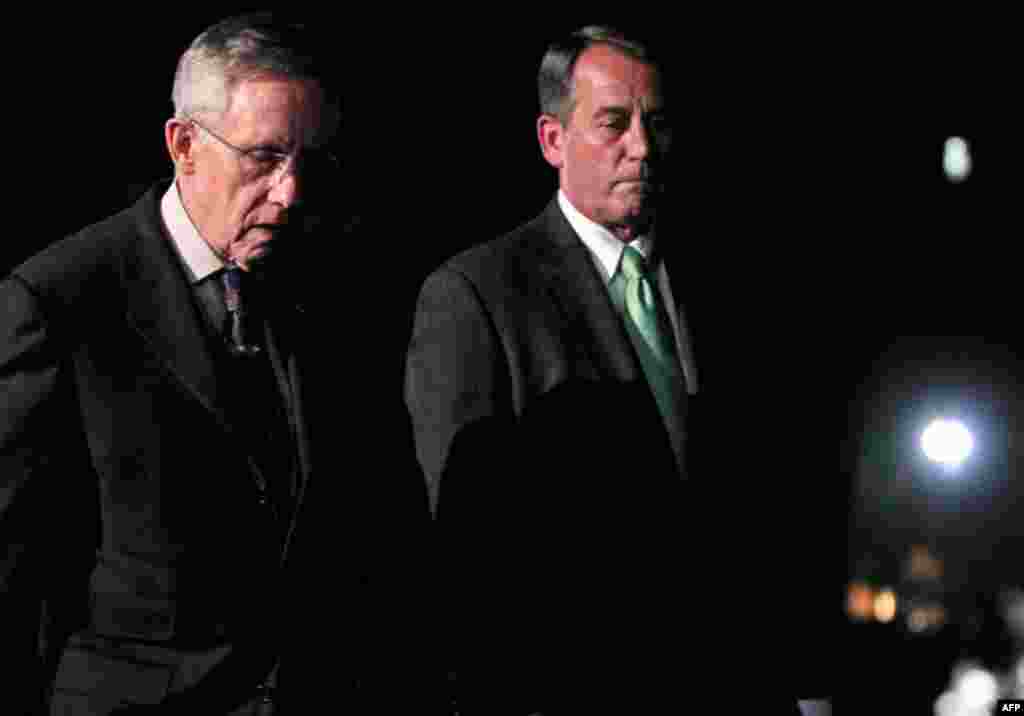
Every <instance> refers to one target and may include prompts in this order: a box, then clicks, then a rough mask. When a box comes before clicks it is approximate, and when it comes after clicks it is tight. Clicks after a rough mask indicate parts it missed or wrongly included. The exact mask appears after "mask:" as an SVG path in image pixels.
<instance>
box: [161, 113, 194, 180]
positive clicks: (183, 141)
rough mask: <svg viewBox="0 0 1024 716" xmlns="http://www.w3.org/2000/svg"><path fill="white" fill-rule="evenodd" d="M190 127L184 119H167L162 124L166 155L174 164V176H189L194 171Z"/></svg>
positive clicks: (192, 142) (192, 138) (192, 137)
mask: <svg viewBox="0 0 1024 716" xmlns="http://www.w3.org/2000/svg"><path fill="white" fill-rule="evenodd" d="M193 140H194V136H193V134H192V125H191V124H190V123H189V122H188V121H187V120H184V119H177V118H172V119H168V120H167V122H166V123H165V124H164V141H165V142H166V144H167V153H168V154H170V155H171V161H172V162H174V172H175V174H176V175H177V174H191V173H192V172H194V171H195V157H194V152H195V146H196V145H195V142H194V141H193Z"/></svg>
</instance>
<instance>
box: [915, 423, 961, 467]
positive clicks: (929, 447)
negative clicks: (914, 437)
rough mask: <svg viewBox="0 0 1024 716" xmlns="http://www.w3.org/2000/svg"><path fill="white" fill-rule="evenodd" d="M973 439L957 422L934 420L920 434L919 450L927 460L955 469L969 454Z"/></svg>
mask: <svg viewBox="0 0 1024 716" xmlns="http://www.w3.org/2000/svg"><path fill="white" fill-rule="evenodd" d="M973 448H974V438H972V437H971V433H970V432H968V430H967V428H965V427H964V424H963V423H961V422H960V421H959V420H944V419H940V420H934V421H932V424H931V425H929V426H928V427H927V428H925V430H924V432H923V433H921V449H922V450H924V454H925V455H927V456H928V459H929V460H933V461H935V462H939V463H942V464H943V465H947V466H949V467H956V466H957V465H959V464H960V463H962V462H963V461H964V460H965V459H967V456H968V455H970V454H971V450H972V449H973Z"/></svg>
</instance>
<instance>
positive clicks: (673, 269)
mask: <svg viewBox="0 0 1024 716" xmlns="http://www.w3.org/2000/svg"><path fill="white" fill-rule="evenodd" d="M659 222H660V220H659ZM659 234H661V229H660V223H659ZM658 253H659V254H661V257H662V260H663V261H664V262H665V266H666V267H667V269H668V279H669V287H670V288H671V289H672V299H673V300H674V301H675V304H676V320H677V321H678V322H679V332H680V334H681V335H680V344H679V346H678V348H679V353H680V355H679V360H680V361H681V362H682V363H683V365H684V367H685V370H686V378H687V380H686V383H687V390H688V392H689V393H691V394H693V393H696V392H697V387H698V385H699V381H698V372H697V361H696V351H695V350H694V330H693V327H694V323H693V320H694V308H693V300H692V298H693V291H692V290H691V284H690V282H688V281H686V280H685V279H686V276H687V275H689V276H692V275H693V273H692V272H689V273H688V272H687V265H686V256H685V254H684V252H683V251H682V250H681V245H680V244H679V243H678V242H676V241H673V239H670V238H668V236H667V235H661V237H660V238H659V239H658Z"/></svg>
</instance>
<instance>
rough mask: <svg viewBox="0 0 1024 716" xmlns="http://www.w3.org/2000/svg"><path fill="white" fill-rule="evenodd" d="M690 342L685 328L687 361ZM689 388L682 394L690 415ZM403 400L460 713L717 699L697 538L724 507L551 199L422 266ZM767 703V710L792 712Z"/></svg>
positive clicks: (724, 648)
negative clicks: (522, 219)
mask: <svg viewBox="0 0 1024 716" xmlns="http://www.w3.org/2000/svg"><path fill="white" fill-rule="evenodd" d="M666 260H668V261H669V264H668V265H669V269H670V272H671V273H672V275H673V280H675V281H678V276H679V275H682V270H681V268H680V265H679V264H673V263H672V259H671V258H670V257H669V258H667V259H666ZM673 292H674V295H675V296H676V297H677V301H680V300H681V297H683V296H685V295H686V293H685V292H684V290H683V286H681V285H679V284H676V285H674V287H673ZM686 323H690V322H689V321H687V322H686ZM699 340H700V336H699V335H689V336H688V338H687V341H688V345H689V347H690V348H691V349H692V351H691V355H692V356H696V357H697V358H698V359H699V357H700V355H701V353H700V343H699ZM691 367H692V366H691ZM701 398H702V396H700V395H699V393H698V395H691V396H689V399H688V425H690V426H692V425H695V424H698V423H699V421H700V416H699V411H698V408H699V405H698V402H699V400H700V399H701ZM406 400H407V406H408V409H409V412H410V415H411V418H412V424H413V428H414V432H415V436H416V447H417V454H418V457H419V461H420V464H421V466H422V469H423V472H424V474H425V477H426V481H427V484H428V488H429V491H430V495H431V499H432V504H433V507H434V510H435V514H436V517H437V526H438V530H439V540H440V545H439V554H440V557H439V560H438V561H439V564H440V565H442V566H443V574H444V580H445V584H444V586H443V587H442V588H441V589H440V592H441V593H442V594H444V595H446V597H447V606H448V609H447V610H446V615H447V621H446V625H447V632H446V636H445V638H443V639H442V643H446V644H451V645H452V650H451V653H450V654H449V658H450V659H451V662H452V663H453V669H454V671H455V672H456V673H457V677H458V681H459V687H458V691H459V698H460V700H461V706H462V708H463V709H465V712H466V713H510V714H520V713H521V714H527V713H531V712H534V711H539V712H542V713H544V714H548V715H550V714H557V713H584V712H588V711H587V710H588V709H603V710H604V709H608V708H610V707H612V706H614V707H617V708H620V709H623V710H622V712H624V713H629V712H638V713H639V712H647V711H645V710H644V709H646V708H652V709H655V710H656V711H657V712H659V713H660V712H664V713H675V712H678V711H677V710H676V709H684V708H688V707H691V706H693V703H694V702H693V699H694V698H695V695H700V696H701V697H705V696H712V695H715V696H717V695H716V694H714V691H715V689H714V686H713V684H715V683H718V684H725V683H728V682H729V681H730V680H731V679H732V678H733V677H734V673H735V672H734V671H733V670H732V669H733V667H731V666H730V659H731V658H732V657H733V654H732V650H733V649H735V648H736V646H737V644H736V642H734V641H731V640H730V634H731V631H732V630H731V627H730V621H729V619H730V615H729V614H728V613H723V609H722V608H721V607H722V606H723V605H722V604H721V602H720V601H718V600H716V597H715V595H716V594H719V593H722V592H725V591H726V590H728V589H729V586H728V585H726V584H724V583H721V581H720V580H717V579H716V577H715V575H716V574H719V575H720V574H721V573H722V572H723V571H724V570H723V569H722V568H721V566H720V565H721V563H722V562H721V561H722V560H724V555H722V554H720V553H719V552H718V551H717V550H715V549H708V548H707V547H708V546H709V545H710V544H711V543H712V541H713V540H714V539H715V537H714V535H716V534H717V531H716V530H715V529H714V527H715V525H716V524H718V523H720V521H721V519H722V517H723V516H722V514H721V513H719V512H717V511H716V505H715V503H714V502H713V501H712V498H711V497H710V496H709V492H708V486H707V483H708V482H709V479H708V476H702V475H700V474H697V473H695V472H694V471H693V470H692V469H691V468H690V467H687V468H686V469H684V470H683V471H682V472H683V474H680V471H679V470H678V469H677V466H676V463H675V461H674V458H673V454H672V450H671V446H670V444H669V441H668V436H667V434H666V431H665V428H664V424H663V423H662V421H661V418H660V415H659V414H658V411H657V406H656V404H655V402H654V398H653V395H652V393H651V391H650V389H649V387H648V385H647V382H646V380H645V378H644V376H643V372H642V369H641V367H640V364H639V362H638V359H637V357H636V355H635V353H634V350H633V348H632V345H631V344H630V341H629V338H628V335H627V333H626V331H625V329H624V327H623V325H622V322H621V319H620V318H619V316H618V315H617V313H616V311H615V309H614V307H613V305H612V303H611V301H610V299H609V297H608V291H607V288H606V286H605V284H604V282H603V281H602V280H601V277H600V276H599V274H598V272H597V270H596V268H595V267H594V265H593V261H592V259H591V257H590V255H589V252H588V250H587V249H586V247H585V246H584V245H583V243H582V242H581V241H580V240H579V238H578V237H577V236H576V235H575V233H574V231H573V230H572V228H571V226H570V225H569V223H568V221H567V220H566V219H565V217H564V216H563V215H562V213H561V211H560V209H559V208H558V205H557V202H555V201H552V202H551V203H550V204H549V206H548V207H547V209H546V210H545V211H544V212H543V213H542V214H541V215H540V216H538V217H537V218H536V219H534V220H533V221H532V222H530V223H528V224H526V225H524V226H523V227H521V228H519V229H518V230H516V231H514V232H513V233H511V234H509V235H507V236H505V237H503V238H501V239H499V240H497V241H494V242H491V243H488V244H484V245H482V246H479V247H476V248H473V249H470V250H469V251H467V252H464V253H462V254H460V255H458V256H456V257H455V258H453V259H451V260H450V261H448V262H447V263H446V264H444V265H443V266H442V267H441V268H440V269H438V270H437V271H435V272H434V273H433V274H431V275H430V276H429V277H428V278H427V280H426V282H425V284H424V286H423V289H422V291H421V294H420V297H419V303H418V307H417V315H416V319H415V324H414V329H413V335H412V340H411V343H410V347H409V352H408V359H407V375H406ZM687 432H688V433H690V432H691V431H690V428H688V430H687ZM689 437H690V438H691V439H690V440H688V441H687V442H688V448H687V449H688V451H691V450H692V448H694V447H696V446H695V445H693V444H692V443H694V442H695V441H694V440H692V438H693V437H694V436H693V435H692V434H691V435H689ZM698 449H699V447H698ZM702 462H703V460H698V462H697V463H696V464H701V463H702ZM691 464H693V463H691V462H690V461H687V465H691ZM772 688H773V689H775V690H778V689H779V685H778V684H775V685H774V686H773V687H772ZM695 689H696V690H695ZM781 691H782V693H786V691H787V689H786V688H785V686H783V687H782V688H781ZM762 696H763V697H765V696H767V697H768V698H769V701H770V698H771V697H770V693H769V694H762ZM775 703H776V706H778V705H780V704H781V708H782V710H780V711H766V713H767V712H778V713H788V712H792V710H793V709H795V700H789V699H786V698H782V699H781V700H780V701H778V702H775ZM769 708H771V707H769ZM636 709H641V710H640V711H636ZM786 709H788V711H787V710H786Z"/></svg>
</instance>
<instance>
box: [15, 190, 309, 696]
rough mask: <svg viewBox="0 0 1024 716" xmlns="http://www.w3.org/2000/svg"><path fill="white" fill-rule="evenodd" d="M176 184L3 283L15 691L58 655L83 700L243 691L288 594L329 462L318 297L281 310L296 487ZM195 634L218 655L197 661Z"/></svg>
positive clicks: (279, 336) (275, 348)
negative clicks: (205, 302)
mask: <svg viewBox="0 0 1024 716" xmlns="http://www.w3.org/2000/svg"><path fill="white" fill-rule="evenodd" d="M167 186H168V185H167V183H162V184H160V185H158V186H156V187H154V188H153V189H151V190H150V191H149V192H148V193H147V194H146V195H145V196H143V197H142V198H141V199H140V200H139V201H138V202H137V203H136V204H135V205H134V206H132V207H131V208H129V209H127V210H125V211H123V212H121V213H120V214H117V215H115V216H113V217H111V218H109V219H107V220H105V221H103V222H100V223H98V224H95V225H93V226H90V227H89V228H87V229H85V230H83V231H82V232H80V233H79V234H77V235H75V236H73V237H71V238H69V239H66V240H64V241H62V242H60V243H57V244H55V245H53V246H51V247H50V248H48V249H46V250H45V251H43V252H42V253H40V254H38V255H37V256H35V257H34V258H32V259H30V260H29V261H27V262H26V263H25V264H23V265H22V266H20V267H19V268H17V269H15V270H14V272H13V273H12V275H11V276H9V277H8V278H7V279H5V280H4V281H3V282H2V283H0V306H2V309H0V310H2V311H3V314H2V320H0V389H2V391H3V398H2V400H0V403H2V404H3V415H2V420H0V456H2V457H0V623H2V624H3V627H2V632H3V634H4V638H3V639H2V640H0V652H2V655H3V657H5V659H4V662H5V663H14V664H18V665H19V669H18V673H20V674H24V676H25V678H24V680H22V681H21V682H20V683H19V684H17V685H8V686H6V687H5V692H6V693H5V694H4V695H3V696H2V697H0V698H3V699H4V700H5V703H9V701H8V700H9V699H12V698H13V697H14V696H15V692H16V691H17V690H18V689H19V688H20V689H21V690H22V692H23V694H24V698H25V699H28V700H31V699H33V698H38V696H39V694H40V693H42V692H46V691H48V690H49V688H50V687H51V684H52V682H53V674H54V672H55V671H57V670H58V665H59V676H58V677H57V681H58V683H57V688H58V689H59V690H60V691H62V692H63V693H65V694H66V695H67V696H66V698H67V699H69V703H71V702H74V703H75V704H76V705H75V707H74V708H76V709H78V710H72V711H69V713H76V714H77V713H105V712H106V711H105V710H106V709H109V708H111V707H112V706H113V705H116V704H118V703H132V702H134V703H158V702H161V701H162V700H163V699H164V697H165V696H166V694H167V692H168V690H174V689H175V688H179V687H180V686H181V684H182V683H183V682H182V679H184V680H185V683H192V682H196V683H195V686H194V687H192V688H189V689H186V692H187V693H190V694H193V696H192V697H191V698H192V699H193V701H191V702H190V701H188V700H187V699H185V697H183V696H179V697H177V698H179V699H181V700H180V701H179V703H180V704H188V703H193V706H192V707H186V706H184V705H182V706H181V708H198V707H196V706H194V704H198V703H203V704H204V705H205V706H208V707H209V708H211V709H216V708H218V706H217V705H218V704H221V703H222V702H221V701H220V700H219V699H221V698H223V699H225V701H223V704H225V705H229V704H230V703H232V702H234V701H237V700H241V699H244V698H247V697H249V696H251V695H252V693H253V687H255V686H256V685H257V684H259V683H260V681H261V680H262V679H263V677H264V676H265V674H266V672H267V670H268V669H269V664H270V662H271V660H272V659H273V657H274V656H275V655H276V652H277V651H278V646H277V643H276V642H277V639H278V635H277V634H276V633H275V631H276V629H277V626H278V624H280V623H282V622H284V621H286V620H284V619H281V618H280V615H281V614H288V613H290V610H287V609H285V608H284V607H285V596H284V592H283V591H282V590H281V589H279V586H280V584H281V583H282V582H283V581H284V574H285V572H286V571H287V566H286V565H283V564H282V558H281V555H282V549H283V547H284V544H285V542H286V541H287V540H288V539H289V524H290V517H291V514H292V510H293V509H296V510H298V506H299V505H301V496H302V494H303V493H304V491H305V483H306V482H307V481H308V480H309V477H310V474H311V470H312V467H311V465H312V455H311V446H310V439H309V431H308V429H307V425H306V417H305V416H306V414H307V409H306V407H307V406H306V403H307V396H306V395H305V394H304V383H303V379H302V369H301V361H300V352H301V346H300V332H301V323H302V316H301V314H300V313H297V312H296V307H295V306H294V305H289V304H287V303H284V302H282V303H275V304H274V305H273V306H271V307H270V314H269V315H268V318H267V332H268V348H269V350H268V352H269V354H270V358H271V360H272V364H273V369H274V373H275V377H276V379H277V383H278V387H279V389H280V390H281V392H282V396H283V399H284V400H285V404H286V405H288V406H289V407H290V415H291V419H290V423H291V428H292V432H293V438H294V442H295V448H296V458H297V462H298V470H297V480H296V484H294V485H293V486H292V491H293V495H292V499H291V501H290V504H286V503H283V502H284V501H283V500H281V499H275V490H273V489H270V486H268V482H269V481H270V480H272V479H280V476H275V477H272V476H268V475H263V474H261V472H260V468H259V467H258V465H257V464H256V462H255V461H254V460H253V457H252V455H250V452H249V449H248V447H247V444H246V443H245V441H244V440H242V438H241V435H240V434H239V432H238V430H237V428H236V422H235V420H234V418H233V417H232V413H231V409H230V406H228V405H227V401H226V398H225V391H224V389H223V386H224V384H223V382H222V381H221V380H220V379H219V376H218V369H217V361H216V359H215V351H214V349H213V343H212V341H211V339H210V337H209V335H208V334H207V332H206V329H205V324H204V322H203V321H202V319H201V317H200V314H199V309H198V305H197V303H196V301H195V299H194V297H193V294H192V289H191V288H190V286H189V284H188V282H187V279H186V278H185V275H184V271H183V269H182V267H181V266H180V261H179V259H178V258H177V257H176V255H175V254H174V252H173V248H172V246H171V243H170V239H169V237H168V236H167V235H166V232H165V230H164V228H163V224H162V220H161V217H160V212H159V202H160V197H161V196H162V194H163V191H164V190H165V189H166V187H167ZM40 624H42V627H40ZM40 637H41V638H40ZM69 645H70V646H69ZM186 653H187V654H193V655H196V654H199V655H204V656H202V658H201V659H199V662H196V663H193V664H192V665H191V666H190V667H189V668H190V669H192V670H193V671H195V673H193V674H191V675H183V674H182V673H180V669H179V670H178V671H177V672H176V667H175V666H174V660H175V656H174V655H175V654H186ZM8 658H9V659H10V660H11V661H7V659H8ZM6 673H10V672H6ZM176 685H177V686H176ZM12 687H14V688H12ZM76 694H77V695H76ZM69 708H70V707H69ZM199 712H200V711H199V710H196V713H199Z"/></svg>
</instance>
